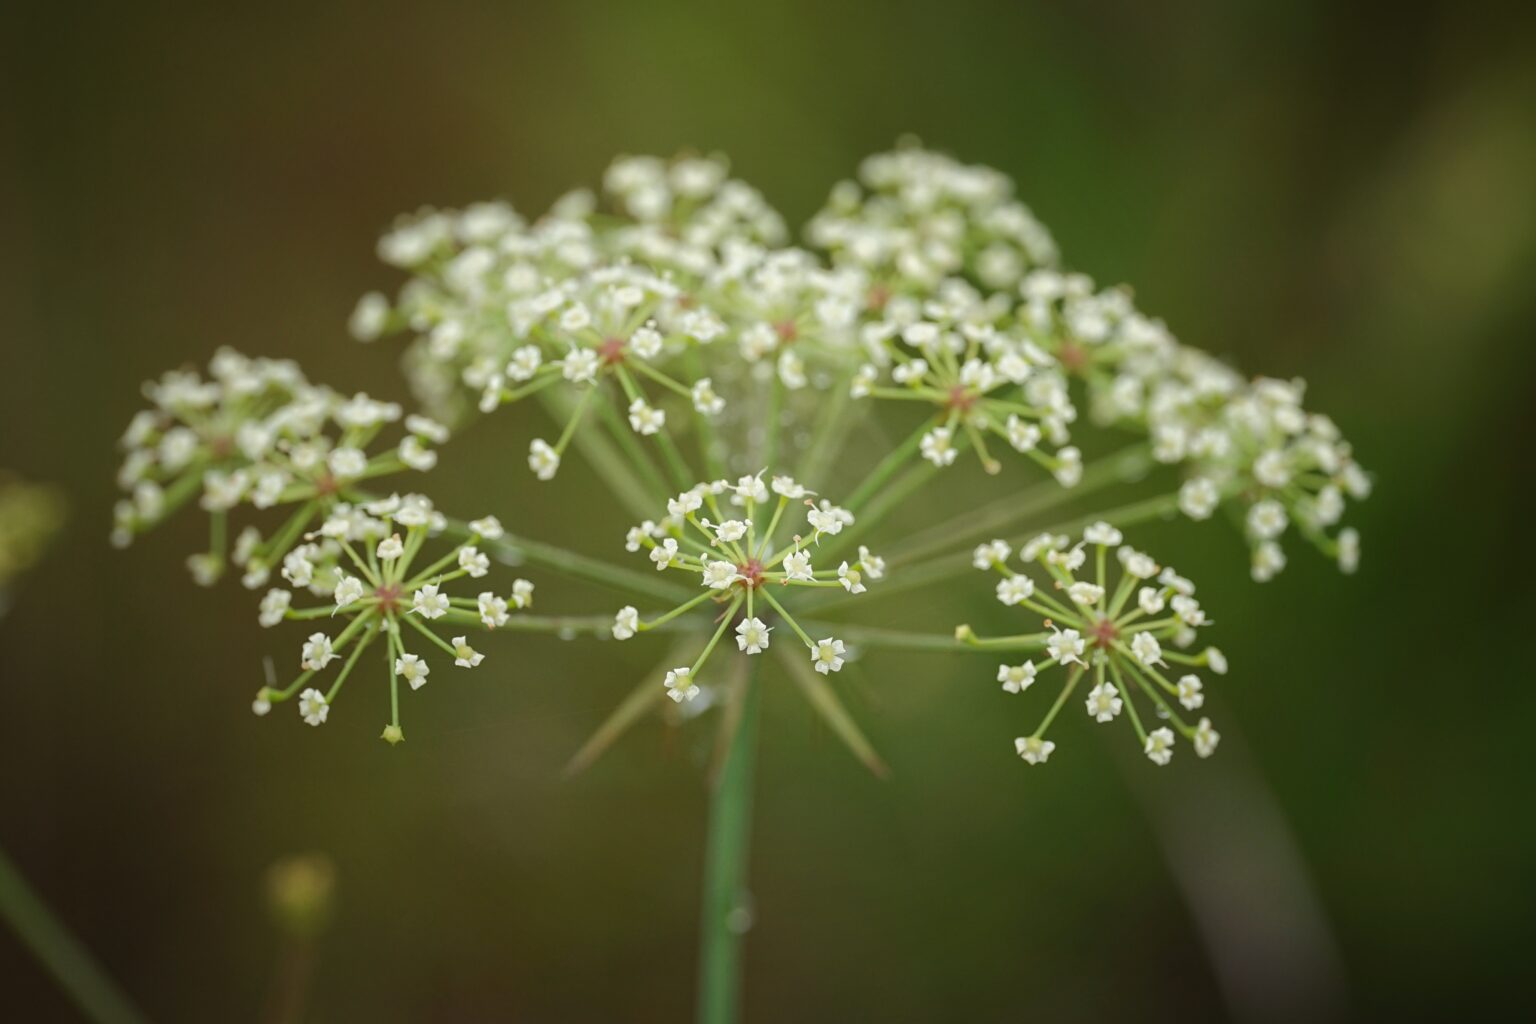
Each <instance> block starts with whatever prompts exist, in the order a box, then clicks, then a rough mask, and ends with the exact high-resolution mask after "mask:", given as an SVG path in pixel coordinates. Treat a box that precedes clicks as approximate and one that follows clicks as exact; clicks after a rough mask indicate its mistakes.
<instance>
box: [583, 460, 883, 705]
mask: <svg viewBox="0 0 1536 1024" xmlns="http://www.w3.org/2000/svg"><path fill="white" fill-rule="evenodd" d="M763 477H764V473H756V474H752V475H748V476H743V477H741V478H740V479H738V480H737V481H736V482H735V483H731V482H730V481H729V480H714V481H710V482H708V483H701V484H698V485H696V486H694V487H692V488H690V489H689V490H686V491H684V492H682V493H681V494H679V495H677V496H676V497H675V498H672V499H671V500H670V501H668V502H667V514H666V516H665V517H663V518H662V519H660V520H659V521H651V520H647V521H646V522H643V523H641V524H640V525H638V526H635V527H632V528H631V529H630V530H629V533H628V535H627V536H626V538H625V547H626V548H627V549H628V550H630V551H633V552H638V551H641V550H645V551H646V552H647V556H648V558H649V559H650V562H651V564H652V565H653V566H655V568H656V569H657V570H658V571H665V570H669V569H670V570H675V571H678V572H684V573H691V574H695V575H697V576H698V578H699V584H700V586H701V587H702V591H701V592H700V593H699V594H698V595H697V596H695V597H693V598H691V599H689V600H688V601H685V602H683V603H682V604H680V605H678V606H677V607H675V608H673V609H671V610H670V611H668V612H665V613H663V614H661V615H659V616H657V617H655V618H653V619H651V620H650V621H648V622H642V621H641V619H640V615H639V612H638V610H637V609H636V608H635V607H634V606H633V605H626V606H625V607H624V608H622V609H620V610H619V612H618V614H617V615H615V616H614V621H613V635H614V637H615V638H617V639H619V640H628V639H629V638H631V637H633V636H634V635H635V634H637V633H641V632H645V631H647V630H651V629H656V628H658V627H660V626H662V625H665V624H666V623H669V622H671V621H672V620H674V619H676V618H677V617H678V616H680V615H683V614H684V613H686V612H688V611H691V610H693V609H695V608H702V609H704V610H707V612H708V614H709V615H710V616H711V617H712V618H714V619H716V620H718V622H719V626H718V628H717V629H716V630H715V632H714V636H713V638H712V639H711V640H710V641H709V643H708V645H707V646H706V647H705V648H704V650H703V651H702V652H701V653H700V654H699V656H698V658H697V660H695V661H694V663H693V664H692V665H689V666H683V667H679V668H676V669H673V670H671V671H669V672H668V673H667V677H666V688H667V693H668V695H669V696H670V697H671V698H672V699H673V700H675V701H678V702H682V701H688V700H692V699H693V698H694V697H696V696H698V695H699V693H700V689H699V686H698V678H699V671H700V670H701V669H702V668H703V667H704V663H705V661H706V660H707V659H708V658H709V656H710V654H711V653H713V651H714V648H715V645H716V643H717V642H718V641H719V639H720V637H721V635H722V634H723V633H724V632H725V631H726V629H727V628H732V629H733V630H734V632H735V635H736V646H737V648H738V649H739V650H740V651H742V652H743V653H745V654H747V655H754V654H761V653H763V652H764V651H766V650H768V648H769V646H770V644H771V643H772V641H773V637H772V634H773V632H774V631H775V630H776V629H777V628H778V626H775V625H769V624H768V623H767V622H765V621H764V620H763V619H762V618H761V617H759V612H760V611H761V612H766V613H768V614H770V615H772V616H774V617H776V618H777V619H778V620H779V621H780V622H781V623H783V624H784V625H787V626H788V627H789V629H790V631H791V632H793V633H794V634H795V636H796V637H798V638H799V640H800V642H801V643H803V644H804V645H805V647H806V649H807V651H808V652H809V655H810V660H811V665H812V667H813V668H814V669H815V670H816V671H817V672H820V673H822V674H823V675H826V674H829V673H832V672H837V671H839V670H841V669H842V667H843V663H844V660H845V659H844V655H845V654H846V653H847V648H846V647H845V646H844V644H843V642H842V641H841V640H839V639H837V638H836V637H830V636H829V637H824V638H822V639H820V640H816V639H812V637H811V635H810V634H809V633H807V632H806V631H805V630H804V629H803V628H801V626H800V625H799V623H797V622H796V621H795V619H794V618H793V616H792V615H791V614H790V612H789V610H788V609H786V608H785V607H784V604H783V603H781V597H782V598H784V599H787V591H786V588H791V587H796V588H822V589H829V588H830V589H841V590H842V591H844V592H845V593H847V594H862V593H865V592H866V590H867V589H868V588H867V585H866V583H865V581H866V580H870V581H874V580H879V579H880V578H882V577H883V576H884V574H885V561H884V559H882V558H880V557H879V556H878V555H874V554H872V553H871V552H870V551H869V549H868V548H867V547H863V546H861V547H860V548H859V554H858V558H857V559H855V560H851V561H850V560H848V559H842V560H840V561H839V563H838V565H837V567H836V568H827V569H818V568H816V567H815V565H814V564H813V563H812V558H813V557H814V555H815V553H816V549H817V545H818V544H819V543H820V541H821V539H822V538H823V537H833V536H836V535H838V534H839V533H841V532H842V531H843V529H844V528H845V527H847V526H851V525H852V524H853V522H854V517H853V515H852V514H851V513H850V512H848V511H847V510H846V509H843V508H840V507H838V506H836V505H833V504H831V503H830V502H828V501H825V500H823V501H822V502H820V503H819V504H818V503H817V502H816V501H815V500H813V499H814V495H813V494H812V492H810V491H808V490H806V489H805V488H804V487H802V486H801V485H800V484H798V483H796V482H795V480H794V479H793V478H791V477H788V476H774V477H772V478H771V480H770V481H768V482H765V481H764V479H763ZM795 505H800V506H802V507H804V508H805V510H806V511H805V523H806V526H807V527H808V529H807V530H806V531H805V532H803V533H794V534H793V535H792V536H791V537H790V538H789V540H788V541H787V542H785V543H781V544H778V545H775V543H774V537H775V535H776V533H777V532H778V530H779V528H780V527H781V525H784V516H785V513H786V512H788V511H789V510H790V508H791V507H792V506H795ZM764 517H766V519H765V518H764ZM776 593H777V594H778V595H779V596H776ZM765 606H766V607H765Z"/></svg>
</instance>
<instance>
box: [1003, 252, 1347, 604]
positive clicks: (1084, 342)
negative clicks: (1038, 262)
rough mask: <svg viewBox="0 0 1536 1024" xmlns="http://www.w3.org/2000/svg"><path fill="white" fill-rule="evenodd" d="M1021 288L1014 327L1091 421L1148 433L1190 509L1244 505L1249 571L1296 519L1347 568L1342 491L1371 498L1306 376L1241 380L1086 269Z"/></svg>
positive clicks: (1262, 575)
mask: <svg viewBox="0 0 1536 1024" xmlns="http://www.w3.org/2000/svg"><path fill="white" fill-rule="evenodd" d="M1020 289H1021V293H1022V295H1023V297H1024V302H1023V304H1022V305H1020V306H1019V307H1018V309H1017V310H1016V311H1015V322H1016V324H1017V326H1018V329H1019V330H1020V331H1021V332H1023V333H1024V334H1025V335H1026V336H1027V337H1029V338H1030V339H1031V340H1032V341H1033V342H1034V343H1035V344H1037V345H1038V346H1039V347H1041V348H1043V349H1045V350H1047V351H1049V352H1050V353H1052V355H1053V356H1054V357H1055V359H1056V360H1057V362H1058V363H1059V365H1060V366H1061V367H1062V368H1063V369H1064V370H1065V371H1066V372H1068V373H1070V374H1072V375H1073V376H1074V377H1077V378H1081V379H1082V380H1083V382H1084V387H1085V388H1086V389H1087V399H1086V401H1087V407H1088V408H1089V409H1090V410H1091V411H1092V415H1093V417H1094V419H1095V420H1096V421H1098V422H1100V423H1104V424H1107V425H1113V426H1117V427H1121V428H1125V429H1129V430H1133V431H1135V432H1137V433H1140V434H1143V435H1145V436H1146V437H1147V438H1148V440H1149V441H1150V443H1151V453H1152V456H1153V458H1155V459H1156V460H1157V461H1158V462H1161V463H1164V464H1168V465H1176V466H1180V467H1182V469H1183V471H1184V473H1185V480H1184V483H1183V485H1182V488H1181V490H1180V492H1179V506H1180V508H1181V509H1182V510H1183V511H1184V513H1185V514H1186V515H1188V516H1189V517H1190V518H1192V519H1197V520H1204V519H1209V518H1210V517H1211V516H1212V515H1213V514H1214V513H1215V511H1216V509H1217V508H1218V506H1220V505H1221V503H1222V502H1223V501H1228V500H1232V501H1237V502H1240V503H1242V504H1243V505H1245V506H1246V507H1247V535H1248V538H1249V540H1250V542H1251V544H1252V548H1253V576H1254V578H1255V579H1257V580H1260V581H1264V580H1268V579H1271V578H1272V577H1274V575H1275V574H1276V573H1278V572H1279V571H1280V570H1281V569H1282V568H1284V566H1285V555H1284V553H1283V552H1282V550H1281V548H1280V545H1279V544H1278V543H1277V538H1278V536H1279V534H1280V533H1282V532H1284V530H1285V528H1286V526H1287V525H1288V524H1289V523H1290V522H1291V521H1294V522H1296V524H1297V526H1298V528H1299V530H1300V531H1301V532H1302V533H1303V534H1304V535H1305V536H1306V537H1307V539H1308V540H1310V541H1311V542H1312V543H1313V544H1315V545H1316V546H1317V547H1318V548H1319V549H1320V550H1322V551H1323V552H1325V553H1326V554H1328V555H1330V556H1331V557H1334V558H1336V559H1337V560H1338V562H1339V565H1340V567H1341V568H1342V569H1343V570H1344V571H1345V572H1353V571H1354V568H1355V565H1356V563H1357V560H1358V557H1359V536H1358V534H1357V533H1356V532H1355V531H1353V530H1349V529H1345V530H1342V531H1339V532H1338V533H1337V534H1333V535H1330V532H1329V531H1331V530H1333V529H1334V528H1335V527H1336V526H1338V524H1339V522H1340V520H1341V519H1342V518H1343V515H1344V510H1345V504H1346V500H1347V499H1349V498H1353V499H1356V500H1361V499H1364V498H1365V497H1366V496H1368V495H1369V493H1370V478H1369V477H1368V476H1367V475H1366V473H1365V472H1364V471H1363V470H1362V469H1361V468H1360V466H1359V465H1358V464H1357V463H1356V462H1355V461H1354V457H1353V452H1352V449H1351V447H1350V445H1349V443H1348V442H1347V441H1345V440H1344V439H1343V437H1342V436H1341V435H1340V433H1339V430H1338V428H1337V426H1335V424H1334V423H1333V421H1332V420H1330V419H1329V418H1328V417H1326V416H1322V415H1320V414H1317V413H1310V412H1308V411H1307V410H1306V409H1304V408H1303V406H1302V397H1303V395H1304V392H1305V390H1306V386H1305V384H1304V383H1303V382H1301V381H1299V380H1298V381H1281V380H1275V379H1273V378H1267V377H1260V378H1258V379H1256V380H1253V381H1247V380H1244V379H1243V378H1242V377H1241V376H1240V375H1239V374H1238V373H1237V372H1236V371H1234V370H1233V369H1231V368H1230V367H1228V366H1227V365H1226V364H1224V363H1222V362H1220V361H1219V360H1217V359H1215V358H1213V357H1212V356H1210V355H1208V354H1207V353H1205V352H1202V351H1201V350H1199V349H1196V348H1191V347H1190V346H1187V345H1183V344H1181V343H1180V342H1179V341H1178V340H1177V339H1176V338H1174V336H1173V335H1172V333H1170V332H1169V330H1168V328H1167V327H1166V326H1165V325H1164V324H1163V323H1162V322H1161V321H1159V320H1154V319H1151V318H1149V317H1147V316H1145V315H1144V314H1142V313H1140V312H1138V311H1137V310H1136V308H1135V307H1134V305H1133V304H1132V302H1131V298H1130V293H1129V291H1128V290H1127V289H1123V288H1113V289H1107V290H1104V291H1095V289H1094V285H1093V282H1092V281H1091V280H1090V279H1089V278H1087V277H1086V276H1084V275H1082V274H1062V273H1059V272H1056V271H1052V270H1042V271H1036V272H1034V273H1031V274H1029V275H1028V276H1026V277H1025V279H1024V281H1023V282H1022V284H1021V286H1020Z"/></svg>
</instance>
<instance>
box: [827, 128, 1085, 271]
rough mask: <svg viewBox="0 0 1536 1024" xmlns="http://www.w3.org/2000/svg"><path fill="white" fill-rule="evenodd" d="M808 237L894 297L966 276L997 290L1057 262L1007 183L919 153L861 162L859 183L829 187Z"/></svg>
mask: <svg viewBox="0 0 1536 1024" xmlns="http://www.w3.org/2000/svg"><path fill="white" fill-rule="evenodd" d="M861 186H862V187H861ZM866 190H867V191H866ZM806 235H807V237H808V238H809V239H810V241H811V244H813V245H815V246H817V247H819V248H822V249H826V250H828V251H829V252H830V253H831V254H832V256H833V258H834V260H836V261H837V262H839V263H846V264H851V265H854V266H858V267H861V268H863V269H865V270H867V271H868V272H870V273H871V274H873V275H875V276H876V278H877V280H879V281H881V282H882V283H883V284H885V285H886V286H887V287H890V288H891V289H893V290H925V289H928V288H931V287H933V286H934V285H936V284H938V283H939V282H940V281H942V280H943V279H944V278H947V277H952V276H957V275H961V274H964V275H966V276H968V277H972V278H974V279H976V280H978V281H980V282H982V283H983V284H985V285H986V286H987V287H989V288H992V289H994V290H999V291H1000V290H1004V289H1007V288H1011V287H1013V286H1014V285H1015V284H1017V283H1018V280H1019V278H1020V277H1021V276H1022V275H1023V274H1024V273H1025V272H1026V271H1027V270H1029V269H1031V268H1033V267H1040V266H1053V265H1055V263H1056V260H1057V255H1058V254H1057V251H1056V243H1055V242H1054V241H1053V240H1052V239H1051V235H1050V232H1049V231H1047V230H1046V228H1045V226H1044V225H1043V224H1041V223H1040V222H1039V221H1038V220H1036V219H1035V216H1034V214H1033V213H1031V212H1030V210H1029V207H1027V206H1025V205H1024V204H1023V203H1021V202H1019V201H1018V200H1017V199H1016V198H1014V195H1013V182H1012V181H1010V180H1009V179H1008V177H1007V176H1006V175H1004V174H1002V173H1000V172H999V171H996V170H993V169H992V168H990V167H981V166H967V165H965V164H961V163H959V162H957V161H956V160H954V159H952V158H951V157H948V156H945V155H944V154H942V153H935V152H932V151H930V150H925V149H922V148H919V147H917V146H916V145H907V146H903V147H902V148H899V149H896V150H894V151H892V152H888V153H877V154H875V155H873V156H871V157H869V158H867V159H866V160H865V161H864V163H863V166H861V167H860V169H859V180H858V181H857V182H855V181H844V182H840V183H839V184H838V185H837V186H836V187H835V188H833V190H832V195H831V197H830V199H829V200H828V202H827V205H826V207H825V208H824V209H823V210H822V211H821V212H820V213H818V214H817V215H816V216H815V217H814V218H812V220H811V222H810V224H809V225H808V226H807V228H806Z"/></svg>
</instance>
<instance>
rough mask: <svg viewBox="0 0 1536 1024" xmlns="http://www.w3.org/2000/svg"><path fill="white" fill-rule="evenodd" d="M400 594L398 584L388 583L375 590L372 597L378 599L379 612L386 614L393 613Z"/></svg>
mask: <svg viewBox="0 0 1536 1024" xmlns="http://www.w3.org/2000/svg"><path fill="white" fill-rule="evenodd" d="M402 593H403V591H402V590H401V589H400V584H398V583H390V584H388V585H386V586H382V587H380V588H378V589H377V590H375V591H374V592H373V596H374V597H377V598H378V599H379V610H380V611H382V612H385V613H386V614H387V613H389V612H392V611H394V610H395V608H396V607H397V606H398V605H399V604H400V597H401V594H402Z"/></svg>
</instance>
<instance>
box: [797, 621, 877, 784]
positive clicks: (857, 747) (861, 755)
mask: <svg viewBox="0 0 1536 1024" xmlns="http://www.w3.org/2000/svg"><path fill="white" fill-rule="evenodd" d="M774 650H776V651H778V652H779V660H780V661H782V662H783V663H784V667H785V668H786V669H788V670H789V674H790V675H791V676H792V677H794V680H795V682H797V683H799V684H800V689H801V690H803V691H804V692H805V699H806V700H808V701H810V703H811V707H813V708H815V709H816V712H817V713H818V714H820V715H821V717H822V719H823V720H825V721H826V723H827V725H829V726H831V727H832V731H833V732H835V733H837V735H838V736H839V737H841V738H842V741H843V742H844V743H846V744H847V745H848V749H849V750H851V751H853V756H854V757H857V758H858V759H859V760H860V761H863V762H864V766H865V767H867V768H868V769H869V770H870V771H872V772H874V773H875V775H877V776H879V777H880V778H882V779H883V778H885V777H886V776H888V775H889V774H890V768H889V767H887V766H886V763H885V762H884V761H883V760H881V758H880V755H879V754H877V753H875V748H874V746H873V745H871V744H870V742H869V740H868V738H866V737H865V735H864V732H863V730H861V729H860V728H859V725H858V723H857V722H855V721H854V720H853V716H852V715H850V714H849V713H848V709H847V708H846V707H844V706H843V701H842V698H840V697H839V696H838V695H837V693H836V691H834V690H833V689H832V684H831V682H830V681H829V680H828V679H827V677H826V676H823V675H822V674H821V673H819V672H817V671H816V669H815V668H813V667H812V666H811V663H810V662H809V661H808V660H806V659H805V658H804V657H802V656H800V655H801V654H802V653H803V652H802V651H801V650H800V649H799V648H796V649H795V650H794V651H793V652H791V651H790V650H789V649H788V648H785V647H777V646H776V647H775V648H774Z"/></svg>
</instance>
